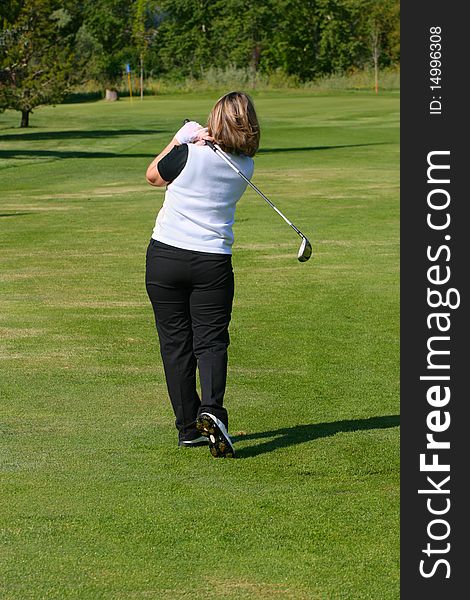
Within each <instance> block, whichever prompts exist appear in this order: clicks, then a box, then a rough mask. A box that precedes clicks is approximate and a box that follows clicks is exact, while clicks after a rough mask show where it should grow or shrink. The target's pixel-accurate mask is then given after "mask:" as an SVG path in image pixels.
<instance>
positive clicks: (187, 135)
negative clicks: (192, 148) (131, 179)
mask: <svg viewBox="0 0 470 600" xmlns="http://www.w3.org/2000/svg"><path fill="white" fill-rule="evenodd" d="M206 134H207V129H205V128H204V127H202V126H201V125H199V123H198V122H197V121H188V122H186V123H185V124H184V125H183V127H181V129H179V130H178V131H177V132H176V134H175V137H174V138H173V139H172V140H171V142H170V143H169V144H168V146H166V148H163V150H162V151H161V152H160V154H159V155H158V156H157V157H155V158H154V159H153V161H152V162H151V163H150V165H149V166H148V169H147V173H146V179H147V181H148V183H150V185H155V186H156V187H164V186H165V185H168V184H169V183H170V182H169V181H165V180H164V179H163V178H162V177H161V175H160V173H159V172H158V169H157V165H158V163H159V162H160V161H161V159H162V158H163V157H164V156H166V155H167V154H168V153H169V152H170V151H171V150H172V148H174V146H181V144H187V143H190V142H193V141H197V140H199V141H200V140H201V139H202V136H203V135H206Z"/></svg>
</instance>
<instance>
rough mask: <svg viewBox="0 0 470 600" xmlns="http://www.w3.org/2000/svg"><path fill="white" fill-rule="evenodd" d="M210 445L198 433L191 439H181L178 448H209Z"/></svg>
mask: <svg viewBox="0 0 470 600" xmlns="http://www.w3.org/2000/svg"><path fill="white" fill-rule="evenodd" d="M208 443H209V440H208V439H207V438H206V437H205V436H203V435H199V434H198V433H196V434H195V436H193V437H191V438H179V440H178V446H179V447H180V448H196V447H197V446H207V444H208Z"/></svg>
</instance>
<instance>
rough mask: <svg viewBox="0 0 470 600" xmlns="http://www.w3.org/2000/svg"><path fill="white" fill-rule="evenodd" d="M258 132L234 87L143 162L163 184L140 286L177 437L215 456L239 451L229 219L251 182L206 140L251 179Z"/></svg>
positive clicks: (244, 98) (245, 99)
mask: <svg viewBox="0 0 470 600" xmlns="http://www.w3.org/2000/svg"><path fill="white" fill-rule="evenodd" d="M259 138H260V128H259V123H258V119H257V117H256V112H255V109H254V106H253V102H252V101H251V99H250V98H249V96H247V95H246V94H244V93H242V92H230V93H229V94H226V95H225V96H223V97H222V98H220V100H218V101H217V102H216V104H215V106H214V108H213V109H212V111H211V113H210V115H209V119H208V122H207V128H203V127H201V125H199V124H198V123H196V122H194V121H190V122H189V123H186V124H185V125H184V126H183V127H182V128H181V129H180V130H179V131H178V132H177V133H176V135H175V137H174V138H173V139H172V141H171V142H170V143H169V144H168V146H166V148H164V149H163V150H162V152H161V153H160V154H159V155H158V156H157V157H156V158H155V159H154V160H153V161H152V162H151V164H150V165H149V167H148V169H147V181H148V182H149V183H150V184H151V185H155V186H158V187H163V186H167V187H166V193H165V201H164V203H163V206H162V208H161V210H160V212H159V213H158V216H157V220H156V223H155V228H154V230H153V234H152V238H151V240H150V244H149V247H148V249H147V265H146V266H147V268H146V287H147V292H148V295H149V298H150V301H151V302H152V306H153V310H154V313H155V322H156V325H157V330H158V336H159V340H160V351H161V355H162V359H163V365H164V369H165V376H166V382H167V386H168V393H169V395H170V399H171V403H172V406H173V410H174V412H175V416H176V428H177V429H178V434H179V445H180V446H197V445H202V444H207V443H209V449H210V452H211V454H212V455H213V456H215V457H219V456H224V457H228V456H234V454H235V450H234V448H233V445H232V442H231V440H230V437H229V435H228V416H227V410H226V409H225V407H224V405H223V401H224V393H225V385H226V378H227V347H228V345H229V334H228V326H229V323H230V316H231V311H232V300H233V291H234V283H233V271H232V257H231V255H232V244H233V232H232V226H233V222H234V217H235V207H236V204H237V202H238V200H239V199H240V197H241V196H242V194H243V192H244V191H245V189H246V185H247V184H246V182H245V181H243V179H242V178H241V177H240V176H239V175H237V173H236V172H235V171H233V170H232V169H231V168H230V167H229V166H228V165H226V164H225V163H224V162H223V161H222V160H221V159H220V158H219V157H218V156H217V155H216V154H215V153H214V152H213V151H212V150H211V149H210V148H209V146H207V145H205V141H204V140H206V139H207V140H210V141H214V142H215V143H217V144H218V145H219V146H220V147H221V148H222V150H224V151H225V152H227V153H228V154H229V156H230V158H231V159H232V161H234V162H235V164H236V165H237V166H238V168H239V169H240V171H241V172H242V173H244V174H245V175H246V177H248V178H251V177H252V175H253V169H254V164H253V159H252V157H253V156H254V155H255V153H256V151H257V150H258V146H259ZM196 366H197V368H198V370H199V379H200V384H201V398H200V397H199V395H198V392H197V390H196Z"/></svg>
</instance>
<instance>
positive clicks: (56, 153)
mask: <svg viewBox="0 0 470 600" xmlns="http://www.w3.org/2000/svg"><path fill="white" fill-rule="evenodd" d="M33 157H35V158H148V159H149V160H150V159H151V157H152V154H150V153H149V152H147V153H145V154H139V153H137V152H136V153H135V154H128V153H125V152H82V151H80V150H0V158H16V159H20V160H21V159H22V158H33Z"/></svg>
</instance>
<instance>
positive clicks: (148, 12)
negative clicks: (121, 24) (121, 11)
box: [132, 0, 160, 98]
mask: <svg viewBox="0 0 470 600" xmlns="http://www.w3.org/2000/svg"><path fill="white" fill-rule="evenodd" d="M134 11H135V12H134V22H133V28H132V40H133V44H134V46H135V49H136V51H137V54H138V57H139V64H140V95H141V98H142V96H143V92H144V66H145V59H146V57H147V55H148V51H149V48H150V47H151V46H152V44H153V43H154V42H155V39H156V35H157V31H158V25H159V22H160V14H159V9H158V7H157V6H156V4H155V2H152V0H136V2H135V5H134Z"/></svg>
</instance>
